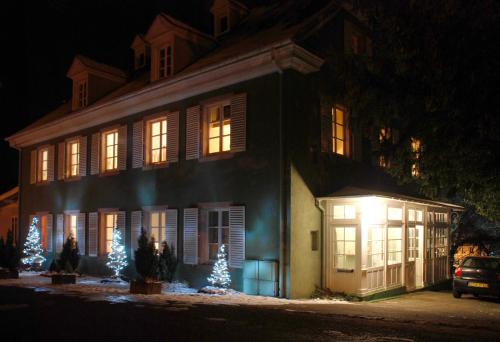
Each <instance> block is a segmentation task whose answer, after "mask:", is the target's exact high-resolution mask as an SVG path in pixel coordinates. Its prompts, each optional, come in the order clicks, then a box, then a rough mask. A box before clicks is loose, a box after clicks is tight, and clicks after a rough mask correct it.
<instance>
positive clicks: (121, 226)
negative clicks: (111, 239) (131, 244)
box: [116, 211, 125, 246]
mask: <svg viewBox="0 0 500 342" xmlns="http://www.w3.org/2000/svg"><path fill="white" fill-rule="evenodd" d="M116 226H117V227H116V228H118V230H119V231H120V233H121V235H122V244H123V245H124V246H125V212H124V211H119V212H118V213H117V218H116Z"/></svg>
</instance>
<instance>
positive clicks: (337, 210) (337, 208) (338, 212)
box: [333, 205, 344, 219]
mask: <svg viewBox="0 0 500 342" xmlns="http://www.w3.org/2000/svg"><path fill="white" fill-rule="evenodd" d="M333 218H334V219H343V218H344V206H343V205H334V206H333Z"/></svg>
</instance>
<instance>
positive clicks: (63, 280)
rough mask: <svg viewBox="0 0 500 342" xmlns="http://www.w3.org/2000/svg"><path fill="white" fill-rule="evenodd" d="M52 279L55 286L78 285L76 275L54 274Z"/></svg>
mask: <svg viewBox="0 0 500 342" xmlns="http://www.w3.org/2000/svg"><path fill="white" fill-rule="evenodd" d="M51 278H52V284H53V285H63V284H76V274H65V273H60V274H53V275H52V276H51Z"/></svg>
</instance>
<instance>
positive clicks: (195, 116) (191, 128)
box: [186, 106, 200, 160]
mask: <svg viewBox="0 0 500 342" xmlns="http://www.w3.org/2000/svg"><path fill="white" fill-rule="evenodd" d="M199 156H200V106H194V107H190V108H188V109H187V111H186V160H189V159H198V158H199Z"/></svg>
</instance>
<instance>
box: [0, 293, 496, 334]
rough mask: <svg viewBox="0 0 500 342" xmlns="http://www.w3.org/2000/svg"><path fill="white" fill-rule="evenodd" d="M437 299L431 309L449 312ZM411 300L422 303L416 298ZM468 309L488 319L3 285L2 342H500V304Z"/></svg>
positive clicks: (381, 306)
mask: <svg viewBox="0 0 500 342" xmlns="http://www.w3.org/2000/svg"><path fill="white" fill-rule="evenodd" d="M447 297H448V296H447ZM447 297H446V298H447ZM450 297H451V296H450ZM409 298H412V297H409ZM436 298H440V297H436ZM436 298H431V300H430V301H428V302H429V303H433V302H434V306H435V307H436V308H438V307H443V306H446V304H445V303H439V302H437V303H436V302H435V300H436ZM442 298H445V297H442ZM412 300H413V301H414V303H413V304H416V303H419V302H422V300H421V299H420V300H419V299H418V295H417V299H410V303H411V301H412ZM465 300H467V299H465ZM424 302H425V300H424ZM455 303H458V304H456V305H467V304H468V302H466V301H463V302H455ZM469 303H472V304H470V305H471V307H478V306H481V305H480V304H481V303H486V304H485V305H486V307H487V310H486V311H484V310H483V311H484V314H485V316H484V318H483V317H481V316H478V317H476V318H477V319H474V317H469V318H468V316H467V315H458V316H457V317H454V316H452V317H448V318H447V319H444V320H443V319H438V318H439V317H442V315H440V314H436V312H434V313H433V312H431V311H432V310H430V309H429V307H427V308H425V305H429V304H425V303H424V304H423V307H422V308H421V309H417V310H416V311H415V310H413V311H412V310H408V308H406V309H405V308H404V307H403V308H401V302H399V303H398V300H397V299H396V300H395V301H390V300H389V301H384V302H379V303H374V304H375V305H371V304H370V303H368V304H366V305H365V304H362V305H345V306H339V305H282V306H275V307H269V306H267V307H265V306H245V305H241V306H240V305H199V304H186V303H179V302H168V303H167V304H163V305H151V304H142V303H130V302H125V303H119V302H118V303H115V302H109V301H92V300H88V299H85V298H81V297H78V296H68V295H60V294H49V293H45V292H35V291H34V290H32V289H25V288H15V287H5V286H0V341H2V342H4V341H5V342H7V341H63V340H64V341H475V342H477V341H500V317H499V315H497V309H499V310H500V302H499V301H496V300H493V301H490V300H486V301H485V302H483V301H476V302H469ZM403 306H404V305H403ZM429 310H430V311H429ZM436 311H437V312H439V310H436ZM405 312H406V314H404V313H405ZM426 312H428V313H429V315H426V314H425V313H426ZM488 317H489V320H488V319H487V318H488ZM495 322H496V324H495Z"/></svg>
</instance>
